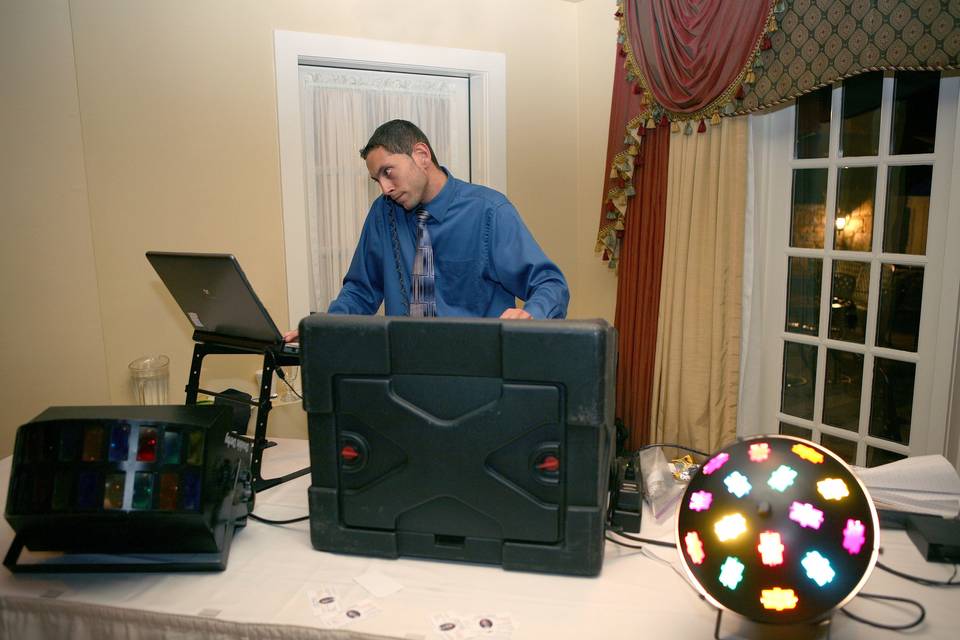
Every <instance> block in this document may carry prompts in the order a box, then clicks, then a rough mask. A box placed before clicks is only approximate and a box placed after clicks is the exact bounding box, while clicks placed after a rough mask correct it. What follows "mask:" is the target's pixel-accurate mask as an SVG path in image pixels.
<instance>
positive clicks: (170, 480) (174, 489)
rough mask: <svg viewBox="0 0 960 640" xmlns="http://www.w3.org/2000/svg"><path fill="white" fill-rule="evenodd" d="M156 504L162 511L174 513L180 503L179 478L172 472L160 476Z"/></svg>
mask: <svg viewBox="0 0 960 640" xmlns="http://www.w3.org/2000/svg"><path fill="white" fill-rule="evenodd" d="M158 493H159V495H158V496H157V502H158V506H159V507H160V509H162V510H164V511H176V509H177V504H178V503H179V501H180V478H179V477H178V475H177V474H176V473H174V472H167V473H161V474H160V491H159V492H158Z"/></svg>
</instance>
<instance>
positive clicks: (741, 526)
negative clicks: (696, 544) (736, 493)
mask: <svg viewBox="0 0 960 640" xmlns="http://www.w3.org/2000/svg"><path fill="white" fill-rule="evenodd" d="M746 531H747V520H746V519H745V518H744V517H743V516H742V515H740V514H739V513H734V514H731V515H729V516H724V517H723V518H721V519H720V520H718V521H717V522H716V524H714V525H713V532H714V533H716V534H717V539H718V540H719V541H720V542H727V541H729V540H736V539H737V538H739V537H740V536H741V535H743V534H744V533H746Z"/></svg>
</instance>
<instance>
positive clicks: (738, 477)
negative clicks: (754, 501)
mask: <svg viewBox="0 0 960 640" xmlns="http://www.w3.org/2000/svg"><path fill="white" fill-rule="evenodd" d="M723 484H725V485H727V491H729V492H730V493H732V494H733V495H735V496H737V497H738V498H742V497H744V496H746V495H750V490H751V489H753V486H752V485H751V484H750V480H748V479H747V476H745V475H743V474H742V473H740V472H739V471H734V472H733V473H731V474H730V475H728V476H727V477H726V478H724V480H723Z"/></svg>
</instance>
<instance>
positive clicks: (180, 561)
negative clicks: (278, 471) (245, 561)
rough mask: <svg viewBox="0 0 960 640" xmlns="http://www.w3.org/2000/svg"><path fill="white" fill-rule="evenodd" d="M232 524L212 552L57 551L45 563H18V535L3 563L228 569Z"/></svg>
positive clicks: (16, 568) (121, 569) (50, 567)
mask: <svg viewBox="0 0 960 640" xmlns="http://www.w3.org/2000/svg"><path fill="white" fill-rule="evenodd" d="M233 529H234V527H233V525H230V524H228V525H226V527H225V529H224V541H223V550H222V551H220V552H211V553H162V554H159V553H158V554H153V553H138V554H130V555H117V554H109V553H96V554H90V553H85V554H75V553H58V554H57V555H56V556H53V557H49V558H44V559H43V561H42V562H25V563H18V562H17V560H18V559H19V558H20V554H21V553H22V552H23V549H24V547H25V543H24V540H23V537H22V536H21V535H20V534H16V535H15V536H14V538H13V542H12V543H11V544H10V548H9V549H8V550H7V555H6V556H5V557H4V558H3V566H5V567H6V568H7V569H9V570H10V571H11V572H12V573H127V572H138V573H140V572H147V573H159V572H170V571H223V570H224V569H226V568H227V558H228V556H229V554H230V542H231V540H232V539H233Z"/></svg>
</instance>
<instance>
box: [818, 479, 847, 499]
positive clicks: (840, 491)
mask: <svg viewBox="0 0 960 640" xmlns="http://www.w3.org/2000/svg"><path fill="white" fill-rule="evenodd" d="M817 492H818V493H819V494H820V495H821V496H823V499H824V500H843V499H844V498H846V497H847V496H849V495H850V490H849V489H847V484H846V483H845V482H844V481H843V480H841V479H840V478H827V479H825V480H821V481H820V482H818V483H817Z"/></svg>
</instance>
